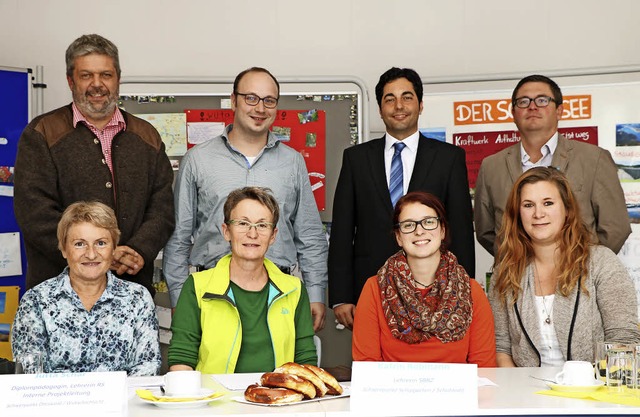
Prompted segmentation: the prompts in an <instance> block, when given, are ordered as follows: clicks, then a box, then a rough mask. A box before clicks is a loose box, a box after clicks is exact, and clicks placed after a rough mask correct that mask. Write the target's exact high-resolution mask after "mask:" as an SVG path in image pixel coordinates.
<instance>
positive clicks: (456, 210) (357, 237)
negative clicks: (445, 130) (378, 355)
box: [329, 68, 475, 329]
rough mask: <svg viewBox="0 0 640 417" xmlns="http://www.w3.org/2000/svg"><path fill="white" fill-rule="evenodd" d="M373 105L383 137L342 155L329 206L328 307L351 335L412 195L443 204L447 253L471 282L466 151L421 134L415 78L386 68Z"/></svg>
mask: <svg viewBox="0 0 640 417" xmlns="http://www.w3.org/2000/svg"><path fill="white" fill-rule="evenodd" d="M376 100H377V101H378V107H379V110H380V117H382V120H383V121H384V124H385V126H386V135H385V136H384V137H382V138H379V139H375V140H372V141H369V142H366V143H363V144H360V145H357V146H354V147H351V148H349V149H346V150H345V151H344V155H343V158H342V169H341V171H340V178H339V179H338V185H337V187H336V193H335V197H334V201H333V224H332V227H331V240H330V244H329V302H330V305H331V306H332V307H333V310H334V313H335V315H336V318H337V319H338V321H339V322H340V323H341V324H343V325H344V326H346V327H348V328H349V329H351V328H352V326H353V316H354V314H355V304H356V303H357V301H358V297H359V296H360V292H361V291H362V287H363V286H364V283H365V281H366V280H367V279H368V278H369V277H371V276H373V275H375V274H376V273H377V271H378V269H379V268H380V267H381V266H382V265H383V264H384V262H385V261H386V260H387V258H388V257H389V256H391V255H392V254H394V253H395V252H396V251H398V250H399V247H398V244H397V243H396V239H395V237H394V235H393V224H392V215H393V206H394V204H395V202H396V201H397V200H398V198H399V197H400V196H402V195H404V194H406V193H407V192H409V191H416V190H422V191H427V192H430V193H432V194H434V195H436V196H437V197H438V198H440V200H442V202H443V203H444V205H445V208H446V211H447V220H448V221H449V224H450V227H451V238H452V239H451V242H452V243H451V247H450V249H451V251H452V252H453V253H454V254H455V255H456V256H457V257H458V261H459V263H460V264H461V265H462V266H464V268H465V269H466V270H467V272H468V273H469V275H470V276H475V253H474V242H473V224H472V211H471V198H470V195H469V183H468V180H467V168H466V165H465V154H464V150H462V149H461V148H458V147H456V146H453V145H451V144H448V143H444V142H440V141H437V140H433V139H429V138H426V137H425V136H423V135H422V134H420V132H419V131H418V117H419V116H420V114H421V113H422V109H423V103H422V80H421V79H420V76H419V75H418V74H417V73H416V72H415V71H414V70H412V69H408V68H391V69H390V70H388V71H387V72H385V73H384V74H382V75H381V76H380V80H379V81H378V84H377V85H376ZM400 161H401V162H400Z"/></svg>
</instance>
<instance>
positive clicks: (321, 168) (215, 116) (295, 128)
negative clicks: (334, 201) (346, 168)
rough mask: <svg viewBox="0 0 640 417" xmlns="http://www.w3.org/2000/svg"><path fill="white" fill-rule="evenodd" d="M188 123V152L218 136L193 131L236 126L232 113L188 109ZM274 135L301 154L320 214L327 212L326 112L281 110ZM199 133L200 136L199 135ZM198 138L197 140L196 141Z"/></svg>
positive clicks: (273, 129)
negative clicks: (209, 127) (204, 128)
mask: <svg viewBox="0 0 640 417" xmlns="http://www.w3.org/2000/svg"><path fill="white" fill-rule="evenodd" d="M184 112H185V116H186V123H187V149H189V148H191V147H193V146H195V145H196V144H197V143H199V142H200V141H201V140H203V139H204V140H206V139H210V138H211V137H216V136H217V134H219V132H217V131H216V132H211V133H210V134H208V135H207V134H206V133H205V134H204V135H203V134H202V133H204V132H202V133H201V131H200V132H197V131H196V132H194V130H197V129H194V127H196V126H201V125H203V124H204V125H207V126H212V125H213V126H215V127H223V126H227V125H229V124H231V123H233V118H234V111H233V110H210V109H185V110H184ZM271 131H272V132H273V133H274V135H276V137H277V138H278V139H279V140H280V141H281V142H282V143H285V144H287V145H288V146H290V147H292V148H293V149H295V150H296V151H298V152H299V153H300V154H301V155H302V157H303V158H304V161H305V164H306V166H307V172H308V173H309V181H310V182H311V189H312V190H313V196H314V198H315V200H316V205H317V206H318V211H320V212H323V211H324V210H325V209H326V197H325V191H326V188H325V186H324V184H325V181H324V180H325V178H326V174H327V172H326V163H325V143H326V112H325V111H324V110H316V109H311V110H300V109H291V110H278V112H277V113H276V118H275V121H274V122H273V125H272V127H271ZM196 133H197V134H196ZM194 136H195V138H194Z"/></svg>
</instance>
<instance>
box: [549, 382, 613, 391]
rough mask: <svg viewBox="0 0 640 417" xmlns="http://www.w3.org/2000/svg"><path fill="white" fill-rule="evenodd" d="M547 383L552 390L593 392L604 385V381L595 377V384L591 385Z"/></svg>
mask: <svg viewBox="0 0 640 417" xmlns="http://www.w3.org/2000/svg"><path fill="white" fill-rule="evenodd" d="M547 385H548V386H549V388H551V389H552V390H554V391H559V392H593V391H597V390H598V389H599V388H600V387H602V386H603V385H604V381H600V380H597V379H594V380H593V384H591V385H565V384H553V383H551V382H547Z"/></svg>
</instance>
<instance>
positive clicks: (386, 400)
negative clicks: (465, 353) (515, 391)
mask: <svg viewBox="0 0 640 417" xmlns="http://www.w3.org/2000/svg"><path fill="white" fill-rule="evenodd" d="M477 408H478V366H477V365H468V364H453V363H413V362H353V370H352V375H351V412H353V413H357V414H360V415H394V416H411V415H413V416H416V415H418V416H420V415H437V414H451V413H452V412H455V411H459V412H465V411H466V412H468V411H470V410H474V409H477Z"/></svg>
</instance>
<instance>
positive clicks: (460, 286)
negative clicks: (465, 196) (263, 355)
mask: <svg viewBox="0 0 640 417" xmlns="http://www.w3.org/2000/svg"><path fill="white" fill-rule="evenodd" d="M393 223H394V224H395V236H396V240H397V242H398V245H399V246H400V247H401V248H402V250H400V251H399V252H398V253H396V254H395V255H393V256H391V257H390V258H389V259H388V260H387V262H386V263H385V264H384V265H383V266H382V268H380V270H379V271H378V275H377V276H374V277H371V278H369V280H368V281H367V282H366V284H365V286H364V289H363V290H362V294H361V295H360V299H359V300H358V305H357V307H356V314H355V318H354V323H353V345H352V353H353V359H354V360H356V361H386V362H450V363H473V364H477V365H478V366H483V367H492V366H495V364H496V355H495V339H494V332H493V317H492V315H491V308H490V307H489V302H488V300H487V297H486V296H485V294H484V291H483V289H482V287H481V286H480V285H479V284H478V283H477V282H476V280H474V279H471V278H469V276H468V275H467V273H466V272H465V270H464V268H463V267H462V266H460V265H459V264H458V261H457V260H456V257H455V256H454V255H453V254H452V253H451V252H449V251H448V250H447V249H446V246H447V243H448V241H449V228H448V225H447V218H446V215H445V211H444V207H443V205H442V203H441V202H440V201H439V200H438V199H437V198H436V197H435V196H433V195H432V194H428V193H425V192H421V191H415V192H411V193H408V194H407V195H405V196H404V197H402V198H400V200H398V203H397V204H396V207H395V211H394V214H393ZM371 244H375V242H372V243H371Z"/></svg>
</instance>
